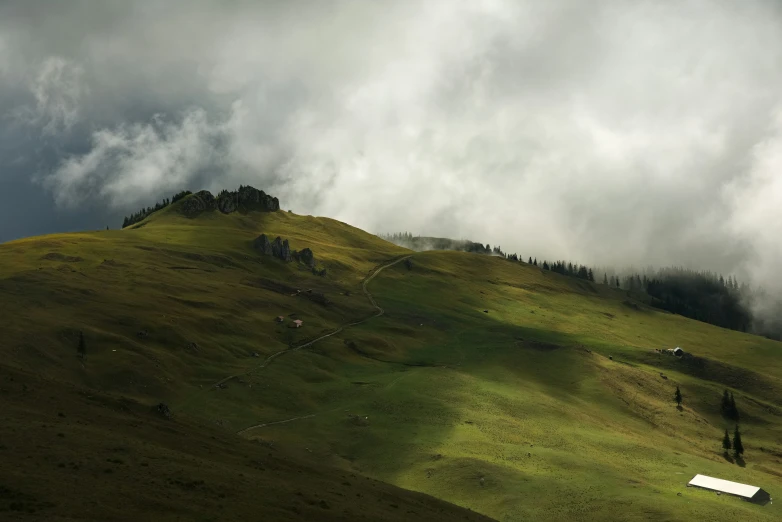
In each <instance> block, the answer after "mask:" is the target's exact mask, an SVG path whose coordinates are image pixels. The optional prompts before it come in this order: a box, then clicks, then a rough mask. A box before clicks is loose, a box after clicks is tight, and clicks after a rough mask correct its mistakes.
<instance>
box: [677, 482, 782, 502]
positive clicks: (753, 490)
mask: <svg viewBox="0 0 782 522" xmlns="http://www.w3.org/2000/svg"><path fill="white" fill-rule="evenodd" d="M690 486H694V487H696V488H702V489H708V490H710V491H717V492H719V493H725V494H727V495H733V496H736V497H739V498H741V499H743V500H746V501H748V502H753V503H755V504H765V503H767V502H770V501H771V495H769V494H768V492H766V491H764V490H762V489H760V488H759V487H757V486H749V485H747V484H739V483H738V482H731V481H729V480H723V479H718V478H714V477H707V476H706V475H695V476H694V477H693V479H692V480H691V481H690V482H689V484H687V487H690Z"/></svg>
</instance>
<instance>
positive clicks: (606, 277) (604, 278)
mask: <svg viewBox="0 0 782 522" xmlns="http://www.w3.org/2000/svg"><path fill="white" fill-rule="evenodd" d="M603 284H604V285H606V286H608V274H606V273H605V272H603Z"/></svg>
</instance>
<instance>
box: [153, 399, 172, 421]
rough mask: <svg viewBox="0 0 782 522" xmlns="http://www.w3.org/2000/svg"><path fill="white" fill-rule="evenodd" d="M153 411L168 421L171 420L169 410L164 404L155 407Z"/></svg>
mask: <svg viewBox="0 0 782 522" xmlns="http://www.w3.org/2000/svg"><path fill="white" fill-rule="evenodd" d="M155 410H156V411H157V412H158V413H159V414H160V415H162V416H163V417H165V418H167V419H170V418H171V409H170V408H169V407H168V406H167V405H166V404H164V403H162V402H161V403H160V404H158V405H157V406H156V407H155Z"/></svg>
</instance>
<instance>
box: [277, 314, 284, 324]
mask: <svg viewBox="0 0 782 522" xmlns="http://www.w3.org/2000/svg"><path fill="white" fill-rule="evenodd" d="M284 320H285V318H284V317H283V316H281V315H278V316H277V319H275V321H277V322H278V323H281V322H283V321H284Z"/></svg>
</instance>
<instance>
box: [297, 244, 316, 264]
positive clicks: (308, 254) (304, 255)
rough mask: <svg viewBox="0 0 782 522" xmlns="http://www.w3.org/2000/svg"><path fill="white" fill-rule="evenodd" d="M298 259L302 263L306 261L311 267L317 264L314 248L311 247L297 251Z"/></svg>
mask: <svg viewBox="0 0 782 522" xmlns="http://www.w3.org/2000/svg"><path fill="white" fill-rule="evenodd" d="M295 254H296V259H297V260H298V261H299V262H300V263H304V264H305V265H307V266H308V267H310V268H313V267H314V266H315V254H313V253H312V250H310V249H309V248H305V249H303V250H302V251H301V252H296V253H295Z"/></svg>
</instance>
